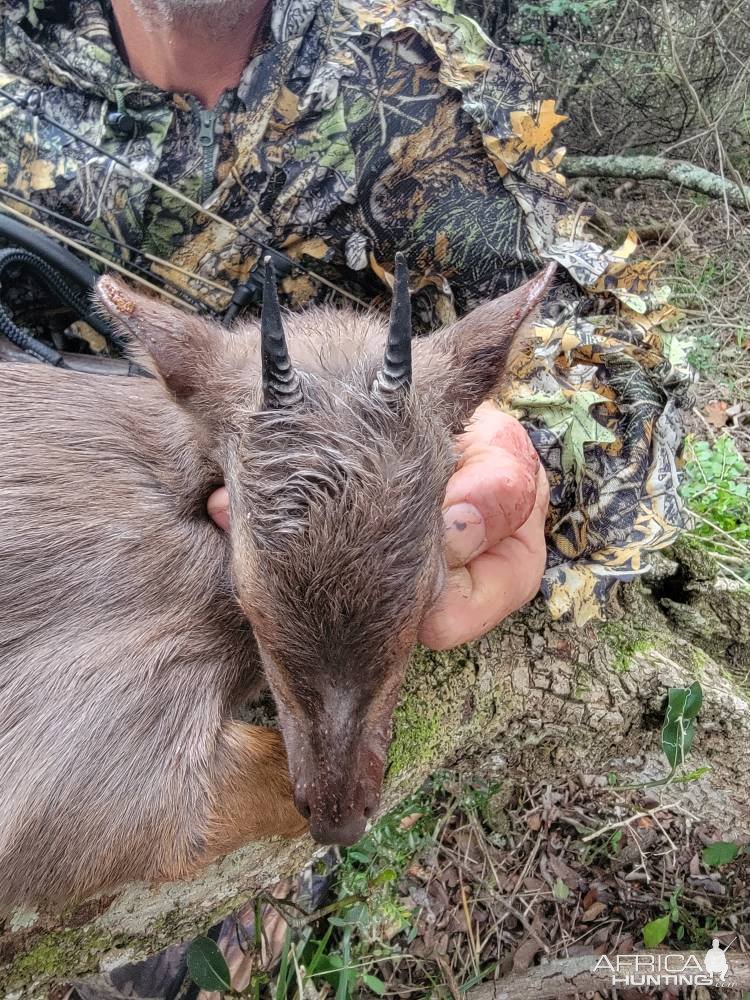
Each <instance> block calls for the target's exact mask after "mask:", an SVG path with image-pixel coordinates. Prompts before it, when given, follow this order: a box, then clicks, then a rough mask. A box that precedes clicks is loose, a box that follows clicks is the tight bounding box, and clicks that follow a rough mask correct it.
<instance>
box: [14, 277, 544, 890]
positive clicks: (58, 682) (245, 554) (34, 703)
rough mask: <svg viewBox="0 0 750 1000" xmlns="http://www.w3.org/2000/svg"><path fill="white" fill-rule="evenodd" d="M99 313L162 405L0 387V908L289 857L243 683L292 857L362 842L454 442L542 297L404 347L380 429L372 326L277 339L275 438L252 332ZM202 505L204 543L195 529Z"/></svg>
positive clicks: (531, 291)
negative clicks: (217, 501)
mask: <svg viewBox="0 0 750 1000" xmlns="http://www.w3.org/2000/svg"><path fill="white" fill-rule="evenodd" d="M100 287H101V293H100V294H101V296H102V299H103V302H104V304H105V306H106V308H107V309H108V310H109V311H110V313H111V314H113V315H114V317H115V318H116V320H117V321H118V322H119V323H120V325H121V327H122V328H123V329H124V330H125V331H127V332H128V333H129V335H130V336H131V337H132V338H135V339H136V340H137V341H139V342H140V345H141V349H142V351H145V352H146V353H145V354H142V355H141V356H139V360H140V361H141V362H144V361H146V362H147V363H149V364H150V365H151V366H152V367H153V368H154V370H155V371H156V372H158V374H159V376H160V378H159V380H156V379H154V380H146V379H118V378H108V377H101V376H87V375H82V374H76V373H72V372H59V371H53V370H50V369H49V368H46V367H43V366H38V367H36V366H34V367H31V366H25V365H23V366H22V365H0V399H2V404H1V405H0V451H1V453H2V456H3V461H2V466H0V566H1V567H2V571H1V572H0V762H1V766H0V908H2V907H3V906H8V905H10V904H12V903H37V902H39V901H43V900H54V901H58V902H60V901H65V900H68V899H70V898H77V897H80V896H82V895H85V894H87V893H90V892H93V891H95V890H98V889H101V888H104V887H107V886H113V885H117V884H119V883H122V882H124V881H126V880H129V879H151V880H158V879H160V878H173V877H176V876H177V875H180V874H190V872H192V871H194V870H196V868H197V867H200V865H201V864H204V863H206V861H207V860H209V859H210V857H211V856H212V855H214V854H216V852H217V851H220V850H226V849H229V847H231V846H233V845H236V843H237V842H241V840H242V839H243V838H245V839H248V838H249V837H251V836H255V835H262V834H263V833H267V832H274V831H277V830H279V831H281V830H283V831H285V832H294V829H295V827H294V823H295V822H297V821H298V817H296V816H295V814H294V812H293V809H292V808H291V798H290V788H289V784H288V778H287V773H286V766H285V763H284V759H283V751H282V750H281V749H279V748H276V747H274V746H272V747H271V748H270V750H269V752H268V755H267V756H268V761H269V764H268V771H267V772H265V771H258V772H256V771H255V770H253V768H254V767H255V764H254V763H253V765H252V767H250V769H249V770H245V765H244V763H243V762H244V761H246V760H250V759H251V758H250V757H248V756H247V754H248V752H249V751H248V750H247V746H251V747H252V748H254V747H255V746H256V743H255V742H253V740H254V739H256V737H254V736H253V734H252V733H251V732H249V730H250V727H246V728H245V729H242V727H241V724H239V723H237V722H236V721H234V719H233V716H234V714H235V713H236V710H237V708H238V706H239V705H240V704H241V703H242V702H243V701H245V700H247V699H249V698H252V697H253V696H254V695H255V694H256V693H257V692H258V690H259V688H260V687H261V685H262V683H263V680H264V676H263V675H264V674H265V678H266V679H267V680H268V682H269V683H270V686H271V689H272V691H273V693H274V696H275V699H276V702H277V705H278V708H279V715H280V722H281V726H282V731H283V734H284V739H285V742H286V745H287V752H288V755H289V762H290V769H291V775H292V780H293V783H294V785H295V795H296V798H297V802H298V803H299V804H300V806H301V808H302V809H303V810H305V809H307V810H309V811H310V813H311V814H312V815H311V824H312V827H313V832H314V833H317V835H318V836H319V837H320V838H321V839H328V840H337V839H340V840H350V839H352V838H354V837H356V836H357V835H358V834H359V833H361V830H362V827H363V825H364V822H365V819H364V817H365V815H366V813H367V812H368V811H370V810H372V809H373V808H374V806H375V803H376V801H377V796H378V793H379V789H380V784H381V781H382V775H383V767H384V761H385V753H386V749H387V743H388V739H389V736H390V721H391V716H392V711H393V707H394V704H395V701H396V698H397V696H398V690H399V686H400V684H401V679H402V677H403V671H404V668H405V664H406V661H407V659H408V655H409V652H410V650H411V648H412V646H413V643H414V641H415V639H416V633H417V628H418V625H419V622H420V620H421V618H422V617H423V615H424V614H425V612H426V610H427V608H428V607H429V605H430V603H431V601H432V600H433V598H434V596H435V594H434V590H435V587H436V580H437V579H438V574H439V572H440V566H441V560H442V556H441V542H442V518H441V503H442V497H443V495H444V490H445V486H446V483H447V480H448V477H449V475H450V473H451V470H452V468H453V461H454V460H453V451H452V438H451V430H452V429H453V428H455V426H457V424H458V423H460V421H461V420H462V419H465V417H466V416H467V415H468V414H469V413H470V412H471V411H472V410H473V409H474V407H475V406H476V405H477V404H478V403H479V402H480V400H481V399H482V398H484V396H486V395H488V394H489V391H490V390H491V388H492V387H494V385H495V384H496V383H497V381H498V379H499V378H500V376H501V374H502V369H503V367H504V364H505V360H506V356H507V353H508V349H509V345H510V341H511V339H512V335H513V334H514V333H515V330H516V328H517V327H518V325H519V323H520V322H521V321H522V320H523V318H524V316H525V315H526V313H527V312H528V311H529V309H530V308H532V306H533V305H534V304H535V302H536V301H537V300H538V299H539V297H540V296H541V294H543V291H544V290H546V284H545V285H544V289H541V286H540V283H539V281H537V283H536V285H533V286H532V285H529V286H525V290H519V291H517V292H515V293H512V295H511V297H512V296H515V298H513V300H512V301H511V297H506V299H505V300H502V301H501V303H499V304H498V303H492V304H489V305H488V306H486V307H482V308H481V309H480V310H477V312H476V313H475V315H474V322H473V325H472V323H471V322H467V320H463V321H462V324H461V325H460V326H459V327H457V328H456V330H454V331H450V330H448V331H445V332H444V333H442V334H438V335H436V336H435V337H433V338H430V339H428V340H426V341H419V342H415V344H414V385H413V387H412V392H411V394H410V395H409V397H408V400H407V402H406V405H405V406H404V407H403V408H402V409H401V410H400V411H399V412H398V413H395V412H394V410H393V408H392V407H389V406H388V405H387V404H385V403H384V402H383V401H382V400H378V399H377V398H373V396H372V394H371V392H370V389H369V387H370V386H371V385H372V381H373V378H374V375H375V372H376V368H377V365H378V363H379V361H380V359H381V358H382V351H383V344H384V341H385V335H386V325H385V323H384V322H383V321H382V320H381V319H380V318H379V317H375V316H372V315H361V314H360V315H356V314H354V313H353V312H349V311H343V312H336V311H333V310H327V309H321V310H316V311H312V312H309V313H307V314H304V315H302V316H289V317H287V318H286V319H285V329H286V334H287V338H288V342H289V345H290V351H291V354H292V356H293V358H294V363H295V366H296V367H297V369H298V371H300V372H301V373H302V375H303V378H304V386H305V391H304V396H305V402H304V404H303V405H302V406H300V407H298V408H295V410H294V412H290V413H285V412H283V411H275V412H270V411H265V412H258V406H259V403H260V399H261V392H262V390H261V385H260V370H259V369H260V357H259V350H258V330H257V327H255V326H252V325H250V326H240V327H239V328H237V329H236V330H234V331H232V332H228V331H226V330H224V329H223V328H221V327H219V326H212V325H210V324H208V323H205V322H204V321H202V320H198V319H196V318H194V317H185V316H181V315H178V314H177V313H176V312H175V311H174V310H173V309H171V308H169V307H167V306H164V305H162V304H160V303H156V302H154V301H153V300H149V299H146V298H143V297H142V296H139V295H135V294H134V293H131V292H130V291H129V290H127V289H125V288H124V287H123V286H119V285H117V284H116V283H115V282H113V281H112V280H111V279H103V281H102V282H101V283H100ZM519 303H521V304H522V306H523V309H521V310H520V312H519V309H518V308H516V307H517V306H518V304H519ZM511 307H513V308H511ZM493 310H494V312H493ZM521 313H523V315H521ZM490 327H494V333H493V334H492V336H491V337H490V335H489V330H490ZM472 330H473V331H474V334H472ZM456 331H458V333H457V332H456ZM458 334H460V337H459V336H458ZM472 345H473V346H472ZM492 345H494V349H493V348H492ZM493 350H494V353H493ZM477 351H479V352H480V353H481V359H482V363H481V366H479V364H478V360H477ZM480 368H481V373H482V374H481V377H478V376H477V374H476V372H479V371H480ZM490 369H492V372H491V375H488V374H487V371H489V370H490ZM488 386H489V389H488ZM222 479H224V480H225V481H226V483H227V486H228V489H229V493H230V497H231V530H230V534H229V537H226V536H225V535H224V534H223V533H222V532H221V531H219V530H218V529H217V528H216V527H215V526H214V525H213V523H212V522H211V521H210V520H209V519H208V517H207V515H206V513H205V502H206V498H207V496H208V495H209V493H210V492H211V490H212V489H213V488H214V487H215V486H216V485H218V484H219V483H220V482H221V481H222ZM251 624H252V628H251ZM253 632H254V633H255V634H253ZM259 738H260V740H261V747H262V750H263V753H265V749H264V748H265V743H264V742H263V733H261V734H260V737H259ZM269 739H270V737H269ZM247 740H249V742H246V741H247ZM243 741H245V742H243ZM243 748H244V749H243ZM258 752H259V753H260V751H258ZM252 753H255V750H254V749H253V750H252ZM243 754H244V756H243ZM274 755H275V756H274ZM261 756H262V754H261ZM254 760H255V758H254V757H253V758H252V761H254ZM263 760H265V757H264V758H263ZM263 760H261V765H259V766H264V765H263ZM266 773H268V774H270V775H271V778H270V779H269V781H268V782H267V781H266V779H265V778H264V777H258V776H257V775H258V774H266ZM253 775H255V777H253ZM276 776H278V777H276ZM245 777H246V780H247V781H248V788H247V790H245V789H244V788H243V787H242V780H243V779H244V778H245ZM261 785H262V786H263V787H260V786H261ZM266 785H267V786H268V787H266ZM230 800H231V803H233V804H230ZM246 805H247V808H248V809H249V814H248V815H245V814H244V813H243V816H242V818H241V819H239V820H238V819H237V815H239V812H238V810H239V811H242V810H243V809H245V806H246ZM251 806H252V808H251ZM233 810H234V812H233ZM274 810H275V812H274ZM266 813H268V815H269V817H271V818H269V819H266V818H265V814H266ZM230 814H231V815H230ZM261 814H263V815H261ZM256 816H257V817H258V819H257V823H256V820H255V817H256ZM264 824H265V825H264ZM301 825H302V824H301V823H298V827H301ZM217 830H219V833H216V831H217ZM222 845H223V846H222Z"/></svg>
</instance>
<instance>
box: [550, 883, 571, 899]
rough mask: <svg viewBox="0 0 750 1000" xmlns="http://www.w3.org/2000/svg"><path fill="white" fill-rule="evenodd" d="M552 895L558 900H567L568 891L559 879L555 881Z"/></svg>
mask: <svg viewBox="0 0 750 1000" xmlns="http://www.w3.org/2000/svg"><path fill="white" fill-rule="evenodd" d="M552 895H553V896H554V897H555V899H559V900H563V899H567V898H568V896H569V895H570V889H569V888H568V887H567V885H566V884H565V883H564V882H563V880H562V879H561V878H558V879H556V880H555V884H554V885H553V886H552Z"/></svg>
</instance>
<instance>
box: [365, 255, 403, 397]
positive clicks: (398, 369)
mask: <svg viewBox="0 0 750 1000" xmlns="http://www.w3.org/2000/svg"><path fill="white" fill-rule="evenodd" d="M393 272H394V274H393V301H392V304H391V319H390V324H389V329H388V341H387V343H386V349H385V357H384V359H383V365H382V367H381V368H380V369H379V371H378V373H377V375H376V377H375V383H374V385H373V388H374V390H375V391H376V392H377V393H379V394H381V395H386V396H390V397H392V398H394V399H396V398H400V397H402V396H403V395H404V394H406V393H408V391H409V387H410V386H411V375H412V372H411V300H410V298H409V269H408V267H407V265H406V257H405V255H404V254H403V253H401V252H400V251H399V252H398V253H397V254H395V256H394V268H393Z"/></svg>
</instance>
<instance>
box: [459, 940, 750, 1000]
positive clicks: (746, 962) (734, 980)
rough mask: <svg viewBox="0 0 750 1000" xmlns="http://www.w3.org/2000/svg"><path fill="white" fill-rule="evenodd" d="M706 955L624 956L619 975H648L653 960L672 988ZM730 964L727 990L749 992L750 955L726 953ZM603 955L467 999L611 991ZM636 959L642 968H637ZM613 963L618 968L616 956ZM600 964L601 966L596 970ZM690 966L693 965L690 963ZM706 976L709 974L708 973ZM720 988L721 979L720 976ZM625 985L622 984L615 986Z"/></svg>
mask: <svg viewBox="0 0 750 1000" xmlns="http://www.w3.org/2000/svg"><path fill="white" fill-rule="evenodd" d="M667 956H668V958H669V964H668V966H667V971H665V970H664V966H663V965H662V967H661V969H659V966H658V964H657V963H658V962H659V958H661V961H662V963H663V962H664V960H665V959H666V958H667ZM705 956H706V953H705V952H703V951H701V952H697V951H688V952H676V951H670V952H666V951H641V952H638V955H637V956H635V955H633V956H630V955H628V956H625V955H620V956H619V957H618V959H617V973H616V974H617V976H618V977H620V978H622V977H624V976H625V975H626V974H630V975H634V976H637V975H644V976H648V975H649V971H648V965H649V961H650V960H651V959H653V962H654V965H653V971H652V972H651V973H650V974H651V975H654V976H655V975H660V977H661V981H662V983H663V984H664V986H665V987H666V986H667V985H668V982H667V978H666V977H667V976H668V975H669V973H670V972H671V973H672V974H673V975H674V974H676V973H674V970H675V969H682V968H685V970H686V973H685V974H686V975H696V973H697V972H698V969H699V968H700V969H701V970H702V969H704V968H705V965H704V959H705ZM726 957H727V960H728V962H729V971H728V973H727V977H726V983H725V988H727V989H731V990H740V991H742V990H747V989H748V988H750V956H748V955H744V954H742V952H739V951H735V952H730V951H728V952H726ZM601 958H602V956H600V955H580V956H577V957H576V958H562V959H559V960H557V961H555V962H544V963H542V965H535V966H533V967H532V968H530V969H529V970H528V971H527V972H522V973H518V974H514V975H510V976H506V977H504V978H503V979H498V980H496V981H495V982H492V983H484V984H483V985H482V986H477V987H476V989H473V990H469V992H468V993H467V994H466V1000H552V998H557V997H559V998H563V997H567V996H572V995H573V994H577V993H581V994H582V993H590V992H593V991H598V992H608V991H609V990H611V989H612V988H613V984H612V975H613V973H612V968H611V967H610V965H608V963H607V961H606V960H605V961H604V962H602V961H601ZM636 959H637V962H638V967H637V968H636ZM609 962H610V963H611V965H612V966H614V965H615V956H614V955H613V956H612V957H611V958H610V959H609ZM597 963H598V964H599V965H600V967H599V968H598V969H597V968H595V967H596V965H597ZM688 963H689V964H688ZM704 975H706V974H705V973H704ZM715 978H716V985H719V977H718V976H716V977H715ZM617 985H622V983H620V984H615V986H617Z"/></svg>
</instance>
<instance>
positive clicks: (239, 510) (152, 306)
mask: <svg viewBox="0 0 750 1000" xmlns="http://www.w3.org/2000/svg"><path fill="white" fill-rule="evenodd" d="M551 277H552V272H551V271H547V272H545V273H544V275H541V276H538V277H537V278H536V279H532V281H531V282H528V283H527V284H526V285H524V286H522V288H520V289H517V290H516V291H515V292H512V293H509V294H508V295H506V296H504V297H503V298H502V299H500V300H496V301H495V302H493V303H488V304H487V305H486V306H483V307H480V309H478V310H475V312H474V313H473V314H470V316H468V317H466V318H465V319H463V320H461V321H460V322H459V323H458V324H456V325H455V326H454V327H452V328H450V329H447V330H444V331H441V332H440V333H438V334H436V335H434V336H433V337H430V338H426V339H424V340H420V341H416V342H415V343H414V344H413V345H411V343H410V331H407V332H406V334H405V335H404V327H405V324H406V323H407V322H408V291H407V289H406V278H405V270H404V269H403V266H402V270H401V274H400V279H399V280H400V282H401V290H400V298H399V294H398V292H397V295H396V300H395V301H394V309H393V312H392V317H391V324H390V328H387V327H386V324H385V323H384V322H383V320H382V319H381V318H379V317H376V316H374V315H371V316H366V315H365V316H363V315H361V314H360V315H357V314H355V313H353V312H351V311H349V310H345V311H341V312H336V311H333V310H314V311H310V312H309V313H306V314H302V315H300V316H294V317H287V318H285V319H284V323H283V325H284V327H285V328H286V336H285V334H284V331H283V330H282V328H281V317H280V314H278V313H277V307H276V306H275V305H273V306H272V307H271V309H270V310H268V309H267V307H266V305H264V319H263V323H264V324H265V329H264V331H263V335H262V340H263V347H262V350H261V349H260V341H261V337H260V336H259V331H258V329H257V327H256V326H247V327H238V328H236V329H235V330H233V331H227V330H225V329H224V328H222V327H219V326H216V325H212V324H208V323H206V322H205V321H202V320H198V319H195V318H193V317H187V318H186V317H184V316H181V315H179V314H178V313H177V312H176V311H175V310H173V309H171V308H169V307H166V306H163V305H162V304H160V303H155V302H154V301H153V300H149V299H145V298H143V297H141V296H138V295H134V294H133V293H132V292H130V291H129V290H127V289H125V288H124V287H123V286H121V285H119V284H116V283H114V282H113V281H112V280H111V279H102V282H100V288H99V294H100V298H101V299H102V301H103V303H104V305H105V307H106V308H107V310H108V311H109V313H110V315H112V316H113V318H115V319H116V320H118V321H119V323H120V326H121V327H122V328H124V329H125V330H127V331H128V332H129V333H130V335H131V336H134V337H135V338H136V339H137V341H138V343H139V344H140V345H141V348H142V349H143V348H145V350H146V353H147V358H146V361H147V362H150V364H151V367H152V370H154V371H155V373H156V374H157V375H158V376H159V377H160V378H161V379H162V381H163V383H164V384H165V388H166V389H167V390H168V391H169V392H170V393H171V394H172V396H173V397H174V398H175V399H176V402H177V404H178V405H181V406H183V407H185V408H187V409H188V410H189V411H190V412H191V413H192V414H193V416H194V418H195V423H196V433H197V434H198V435H199V436H201V438H202V440H204V441H205V448H206V451H207V454H209V455H210V457H211V459H212V460H213V461H214V462H216V463H217V464H218V465H219V466H220V468H221V469H222V471H223V474H224V478H225V482H226V484H227V487H228V491H229V496H230V523H231V527H230V544H231V552H232V558H231V567H232V576H233V583H234V588H235V593H236V596H237V600H238V601H239V603H240V605H241V607H242V609H243V610H244V612H245V614H246V615H247V617H248V619H249V621H250V623H251V625H252V628H253V632H254V635H255V637H256V640H257V643H258V647H259V650H260V654H261V658H262V662H263V667H264V670H265V673H266V676H267V679H268V682H269V685H270V687H271V690H272V692H273V695H274V699H275V701H276V704H277V708H278V712H279V720H280V724H281V727H282V732H283V735H284V740H285V743H286V747H287V754H288V759H289V768H290V773H291V778H292V782H293V786H294V789H295V801H296V803H297V807H298V809H299V811H300V812H301V813H302V814H303V815H305V816H306V817H308V818H309V820H310V827H311V831H312V833H313V835H314V836H315V837H316V839H318V840H319V841H321V842H323V843H343V844H346V843H353V842H354V841H355V840H357V839H358V838H359V836H361V834H362V833H363V831H364V828H365V825H366V823H367V819H368V817H369V816H370V815H371V814H372V813H373V812H374V810H375V808H376V806H377V803H378V798H379V795H380V790H381V785H382V781H383V774H384V769H385V763H386V754H387V749H388V744H389V741H390V735H391V722H392V716H393V710H394V708H395V705H396V702H397V699H398V694H399V690H400V687H401V684H402V681H403V677H404V671H405V669H406V664H407V662H408V659H409V655H410V652H411V650H412V648H413V646H414V644H415V642H416V637H417V632H418V629H419V625H420V623H421V621H422V619H423V618H424V616H425V614H426V612H427V611H428V609H429V608H430V606H431V605H432V603H433V602H434V600H435V598H436V597H437V595H438V593H439V591H440V586H441V582H442V574H443V557H442V532H443V522H442V514H441V508H442V501H443V497H444V494H445V488H446V485H447V482H448V479H449V477H450V475H451V472H452V470H453V467H454V456H453V450H452V435H453V433H454V432H455V431H456V430H458V429H460V427H461V426H462V424H463V422H464V421H465V420H466V419H467V418H468V417H469V416H470V414H471V413H472V412H473V410H474V409H475V408H476V406H477V405H479V403H480V402H481V401H482V400H483V399H484V398H486V397H487V396H489V395H491V394H492V392H493V391H494V389H495V388H496V387H497V384H498V382H499V381H500V379H501V376H502V373H503V370H504V368H505V364H506V361H507V357H508V353H509V350H510V348H511V344H512V342H513V340H514V338H515V336H516V333H517V332H518V330H519V329H520V328H521V327H522V325H523V322H524V320H525V319H526V318H527V317H528V315H529V313H530V312H531V311H532V310H533V308H534V307H535V306H536V304H537V303H538V301H539V300H540V298H541V297H542V296H543V295H544V293H545V292H546V290H547V287H548V285H549V282H550V280H551ZM397 284H398V283H397ZM271 294H273V298H274V302H275V292H273V293H271V292H269V288H268V286H267V288H266V297H267V298H268V299H269V300H270V296H271ZM405 302H406V311H405V306H404V303H405ZM123 303H125V304H123ZM269 313H272V314H273V316H272V320H271V322H270V323H269V320H268V314H269ZM399 330H400V331H401V332H400V333H399ZM287 340H288V341H289V349H287V346H286V341H287ZM386 343H387V345H388V346H387V348H386V350H385V359H384V355H383V351H384V345H386ZM138 360H139V361H140V362H141V363H143V361H144V359H143V357H139V358H138Z"/></svg>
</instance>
